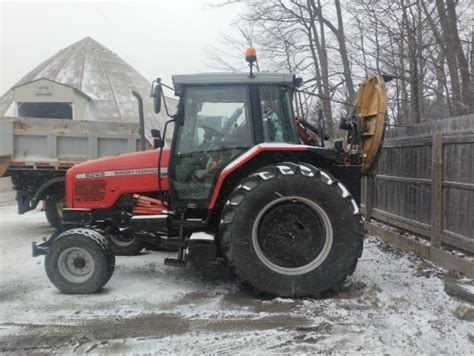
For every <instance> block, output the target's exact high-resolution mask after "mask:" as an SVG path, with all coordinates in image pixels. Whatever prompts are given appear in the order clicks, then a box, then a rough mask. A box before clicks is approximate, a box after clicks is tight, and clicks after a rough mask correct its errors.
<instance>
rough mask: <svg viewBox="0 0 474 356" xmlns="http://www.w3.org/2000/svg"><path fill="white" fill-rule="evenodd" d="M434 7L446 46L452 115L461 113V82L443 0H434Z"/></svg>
mask: <svg viewBox="0 0 474 356" xmlns="http://www.w3.org/2000/svg"><path fill="white" fill-rule="evenodd" d="M436 9H437V11H438V16H439V19H440V23H441V28H442V30H443V31H442V32H443V33H442V40H443V42H444V44H445V48H446V52H445V55H446V63H447V64H448V71H449V77H450V80H451V91H452V96H453V101H454V102H453V111H454V115H460V114H461V113H462V98H461V84H460V82H459V74H458V65H457V56H456V48H455V46H454V39H453V34H452V31H451V26H450V25H449V19H448V15H447V11H446V7H445V5H444V1H443V0H436Z"/></svg>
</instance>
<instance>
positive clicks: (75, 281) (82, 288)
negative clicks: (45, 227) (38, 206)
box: [45, 228, 115, 294]
mask: <svg viewBox="0 0 474 356" xmlns="http://www.w3.org/2000/svg"><path fill="white" fill-rule="evenodd" d="M114 268H115V256H114V254H113V252H112V248H111V247H110V244H109V242H108V241H107V239H106V238H105V237H104V236H102V235H101V234H100V233H98V232H97V231H95V230H92V229H85V228H78V229H72V230H68V231H65V232H63V233H62V234H60V235H59V236H58V237H57V238H56V239H55V240H54V242H53V243H52V246H51V249H50V251H49V252H48V254H47V255H46V258H45V269H46V274H47V275H48V278H49V280H50V281H51V283H53V285H54V286H55V287H56V288H58V289H59V290H60V291H62V292H64V293H67V294H89V293H95V292H97V291H98V290H100V289H101V288H102V287H103V286H104V285H105V284H106V283H107V282H108V281H109V279H110V277H112V273H113V272H114Z"/></svg>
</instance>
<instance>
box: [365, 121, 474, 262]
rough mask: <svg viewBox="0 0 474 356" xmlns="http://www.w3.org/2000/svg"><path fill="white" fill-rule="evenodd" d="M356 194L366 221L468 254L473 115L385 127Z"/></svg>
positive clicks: (473, 216) (472, 218) (473, 229)
mask: <svg viewBox="0 0 474 356" xmlns="http://www.w3.org/2000/svg"><path fill="white" fill-rule="evenodd" d="M362 196H363V202H364V203H365V204H364V205H365V212H366V220H367V221H370V219H371V218H374V219H376V220H379V221H382V222H384V223H387V224H389V225H393V226H396V227H399V228H401V229H403V230H407V231H410V232H413V233H415V234H419V235H422V236H425V237H427V238H429V239H430V240H431V245H432V246H433V247H436V248H439V247H440V246H441V243H443V244H446V245H450V246H452V247H456V248H458V249H462V250H464V251H468V252H471V253H474V115H467V116H461V117H455V118H449V119H443V120H435V121H431V122H428V123H424V124H420V125H416V126H410V127H400V128H391V129H389V130H387V132H386V136H385V140H384V145H383V149H382V152H381V155H380V160H379V164H378V168H377V172H376V174H375V175H374V176H373V177H368V178H367V179H365V181H364V182H363V184H362Z"/></svg>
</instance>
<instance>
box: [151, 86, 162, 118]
mask: <svg viewBox="0 0 474 356" xmlns="http://www.w3.org/2000/svg"><path fill="white" fill-rule="evenodd" d="M161 91H162V88H161V84H160V83H156V84H155V86H154V87H153V90H152V92H151V96H152V97H153V109H154V110H155V113H156V114H158V113H159V112H160V111H161Z"/></svg>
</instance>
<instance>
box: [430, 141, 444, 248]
mask: <svg viewBox="0 0 474 356" xmlns="http://www.w3.org/2000/svg"><path fill="white" fill-rule="evenodd" d="M431 162H432V164H431V246H432V247H436V248H440V247H441V228H442V223H443V134H442V132H435V133H434V134H433V145H432V147H431Z"/></svg>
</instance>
